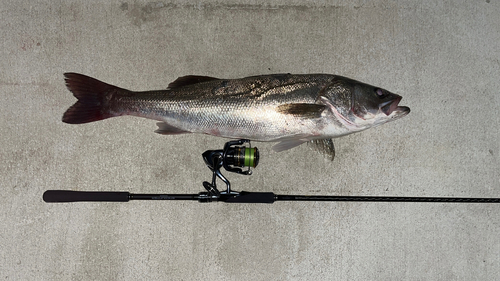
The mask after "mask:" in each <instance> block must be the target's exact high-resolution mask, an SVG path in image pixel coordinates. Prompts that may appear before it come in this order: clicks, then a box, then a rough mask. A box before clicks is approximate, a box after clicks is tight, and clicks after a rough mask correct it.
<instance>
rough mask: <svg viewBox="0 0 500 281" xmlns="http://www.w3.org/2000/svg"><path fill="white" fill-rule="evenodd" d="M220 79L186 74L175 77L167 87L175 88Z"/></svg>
mask: <svg viewBox="0 0 500 281" xmlns="http://www.w3.org/2000/svg"><path fill="white" fill-rule="evenodd" d="M214 80H220V79H219V78H215V77H210V76H198V75H187V76H182V77H179V78H177V79H176V80H175V81H174V82H172V83H170V84H168V89H170V90H172V89H176V88H180V87H184V86H188V85H193V84H198V83H202V82H208V81H214Z"/></svg>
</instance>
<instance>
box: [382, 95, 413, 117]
mask: <svg viewBox="0 0 500 281" xmlns="http://www.w3.org/2000/svg"><path fill="white" fill-rule="evenodd" d="M401 99H402V97H399V96H398V97H397V98H395V99H394V100H392V101H388V102H385V103H383V104H381V105H380V110H381V111H382V112H383V113H384V114H385V115H387V116H389V115H391V114H392V113H395V114H394V115H397V116H404V115H406V114H408V113H410V108H409V107H407V106H399V102H401Z"/></svg>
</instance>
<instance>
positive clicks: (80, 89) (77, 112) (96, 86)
mask: <svg viewBox="0 0 500 281" xmlns="http://www.w3.org/2000/svg"><path fill="white" fill-rule="evenodd" d="M64 79H65V81H66V87H68V90H70V91H71V92H72V93H73V95H74V96H75V97H76V98H77V99H78V101H77V102H76V103H75V104H73V105H72V106H71V107H70V108H68V110H66V112H65V113H64V115H63V118H62V121H63V122H64V123H68V124H82V123H89V122H94V121H99V120H103V119H106V118H110V117H113V116H115V115H114V114H112V113H111V112H110V111H109V109H108V106H107V96H108V95H109V94H110V93H111V92H112V90H115V89H120V88H118V87H116V86H113V85H110V84H107V83H104V82H102V81H99V80H97V79H94V78H92V77H88V76H86V75H83V74H78V73H65V74H64ZM120 90H122V89H120Z"/></svg>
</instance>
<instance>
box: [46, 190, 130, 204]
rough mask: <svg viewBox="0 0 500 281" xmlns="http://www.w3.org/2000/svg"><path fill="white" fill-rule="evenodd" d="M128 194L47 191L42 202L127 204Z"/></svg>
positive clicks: (120, 192)
mask: <svg viewBox="0 0 500 281" xmlns="http://www.w3.org/2000/svg"><path fill="white" fill-rule="evenodd" d="M129 195H130V193H129V192H124V191H117V192H110V191H73V190H47V191H45V192H44V193H43V201H45V202H47V203H65V202H81V201H87V202H88V201H99V202H128V201H129Z"/></svg>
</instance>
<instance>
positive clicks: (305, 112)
mask: <svg viewBox="0 0 500 281" xmlns="http://www.w3.org/2000/svg"><path fill="white" fill-rule="evenodd" d="M326 108H327V106H326V105H323V104H314V103H287V104H282V105H280V106H278V107H277V108H276V111H277V112H279V113H283V114H291V115H295V116H298V117H303V118H319V117H321V113H322V112H323V111H324V110H325V109H326Z"/></svg>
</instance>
